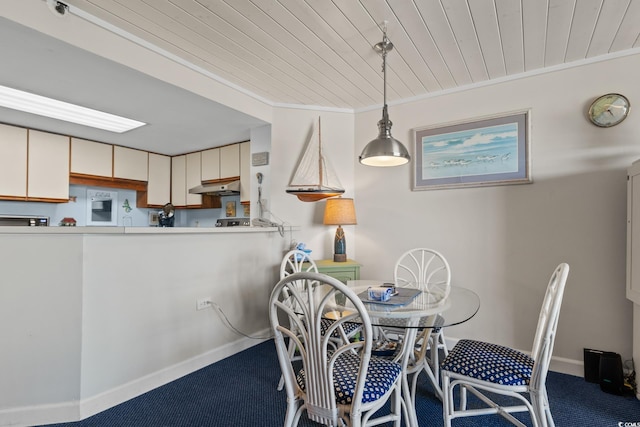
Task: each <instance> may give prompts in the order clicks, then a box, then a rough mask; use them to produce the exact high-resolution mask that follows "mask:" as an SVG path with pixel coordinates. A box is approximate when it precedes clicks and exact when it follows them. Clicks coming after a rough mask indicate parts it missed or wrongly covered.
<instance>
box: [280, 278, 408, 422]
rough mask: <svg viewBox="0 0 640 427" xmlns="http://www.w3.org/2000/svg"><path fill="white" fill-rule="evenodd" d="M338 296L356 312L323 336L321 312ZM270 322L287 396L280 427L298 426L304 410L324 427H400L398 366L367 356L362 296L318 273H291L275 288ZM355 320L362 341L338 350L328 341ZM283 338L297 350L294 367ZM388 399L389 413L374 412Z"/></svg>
mask: <svg viewBox="0 0 640 427" xmlns="http://www.w3.org/2000/svg"><path fill="white" fill-rule="evenodd" d="M336 295H340V296H341V298H345V299H346V300H347V301H348V302H349V304H351V305H352V306H353V311H350V312H342V313H341V316H342V317H337V318H335V320H334V321H333V322H332V324H331V326H330V327H329V329H328V330H327V331H326V333H322V331H321V321H322V319H323V317H324V316H325V313H327V312H333V311H334V308H335V307H333V308H332V303H334V302H335V296H336ZM294 307H295V309H294ZM269 318H270V322H271V327H272V330H273V333H274V337H275V338H274V341H275V345H276V349H277V353H278V361H279V363H280V367H281V369H282V372H283V376H284V379H285V388H286V392H287V411H286V416H285V422H284V426H285V427H293V426H297V424H298V422H299V420H300V417H301V415H302V414H303V413H304V412H306V413H307V416H308V417H309V419H311V420H312V421H314V422H317V423H320V424H322V425H326V426H339V425H340V426H350V427H361V426H370V425H377V424H380V423H385V422H393V425H394V426H395V427H400V423H401V418H402V415H403V412H406V406H405V405H403V403H402V395H401V370H402V369H401V366H400V364H398V363H396V362H393V361H390V360H387V359H383V358H378V357H375V356H372V355H371V349H372V340H373V335H372V326H371V320H370V318H369V315H368V313H367V310H366V308H365V307H364V305H363V303H362V301H361V300H360V298H359V297H358V296H357V295H356V294H355V293H354V292H353V291H352V290H351V289H349V288H348V287H347V286H346V285H345V284H343V283H342V282H340V281H339V280H337V279H335V278H333V277H330V276H327V275H324V274H320V273H311V272H300V273H294V274H291V275H289V276H287V277H285V278H283V279H282V280H280V281H279V282H278V284H277V285H276V286H275V287H274V289H273V291H272V293H271V297H270V300H269ZM353 322H357V323H359V324H360V325H361V327H362V331H363V336H362V339H361V340H359V341H354V342H342V343H341V344H339V345H338V346H336V345H335V343H332V342H331V341H330V336H331V334H332V333H333V332H335V331H337V330H338V328H339V327H341V326H344V325H347V324H348V323H353ZM287 340H289V341H292V342H294V343H295V345H296V347H297V348H298V349H299V353H300V357H301V360H300V361H299V362H295V361H292V360H291V357H290V355H289V347H288V345H287ZM389 399H391V405H390V411H389V412H387V411H384V413H382V414H376V412H377V411H378V410H379V409H380V408H382V407H383V406H384V405H385V404H386V403H387V401H389ZM403 409H405V410H404V411H403ZM374 414H375V415H376V418H375V419H373V418H371V417H372V416H373V415H374ZM405 416H406V413H405Z"/></svg>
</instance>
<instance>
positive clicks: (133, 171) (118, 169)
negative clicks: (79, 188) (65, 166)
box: [71, 138, 149, 181]
mask: <svg viewBox="0 0 640 427" xmlns="http://www.w3.org/2000/svg"><path fill="white" fill-rule="evenodd" d="M148 156H149V153H147V152H146V151H142V150H135V149H133V148H127V147H121V146H118V145H111V144H104V143H102V142H94V141H87V140H85V139H79V138H71V173H72V174H80V175H89V176H96V177H103V178H118V179H131V180H135V181H146V180H147V177H148V174H149V169H148V167H149V166H148V162H149V159H148Z"/></svg>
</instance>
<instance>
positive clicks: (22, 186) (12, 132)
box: [0, 125, 27, 197]
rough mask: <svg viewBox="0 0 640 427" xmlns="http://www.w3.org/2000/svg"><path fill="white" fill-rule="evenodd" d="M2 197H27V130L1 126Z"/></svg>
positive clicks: (0, 182) (0, 168)
mask: <svg viewBox="0 0 640 427" xmlns="http://www.w3.org/2000/svg"><path fill="white" fill-rule="evenodd" d="M0 196H7V197H26V196H27V130H26V129H24V128H19V127H15V126H8V125H0Z"/></svg>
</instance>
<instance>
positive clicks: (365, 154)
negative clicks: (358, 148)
mask: <svg viewBox="0 0 640 427" xmlns="http://www.w3.org/2000/svg"><path fill="white" fill-rule="evenodd" d="M391 125H392V123H391V120H389V117H388V116H387V106H386V105H385V106H384V109H383V113H382V120H380V121H379V122H378V129H379V130H380V133H379V134H378V137H377V138H376V139H374V140H372V141H371V142H369V143H368V144H367V146H366V147H364V150H362V154H360V163H362V164H363V165H366V166H382V167H385V166H400V165H404V164H405V163H407V162H409V160H411V156H410V155H409V152H408V151H407V149H406V148H405V146H404V145H402V143H401V142H400V141H398V140H397V139H395V138H394V137H393V136H391Z"/></svg>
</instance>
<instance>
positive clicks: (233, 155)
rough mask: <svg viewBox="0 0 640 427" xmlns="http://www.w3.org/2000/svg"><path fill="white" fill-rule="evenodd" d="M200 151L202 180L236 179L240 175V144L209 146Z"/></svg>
mask: <svg viewBox="0 0 640 427" xmlns="http://www.w3.org/2000/svg"><path fill="white" fill-rule="evenodd" d="M201 153H202V174H201V179H202V181H216V180H225V179H238V178H239V177H240V144H231V145H225V146H224V147H219V148H211V149H209V150H204V151H202V152H201Z"/></svg>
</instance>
